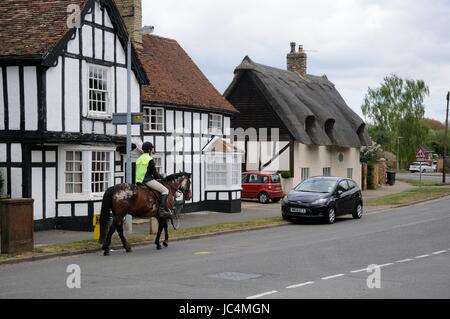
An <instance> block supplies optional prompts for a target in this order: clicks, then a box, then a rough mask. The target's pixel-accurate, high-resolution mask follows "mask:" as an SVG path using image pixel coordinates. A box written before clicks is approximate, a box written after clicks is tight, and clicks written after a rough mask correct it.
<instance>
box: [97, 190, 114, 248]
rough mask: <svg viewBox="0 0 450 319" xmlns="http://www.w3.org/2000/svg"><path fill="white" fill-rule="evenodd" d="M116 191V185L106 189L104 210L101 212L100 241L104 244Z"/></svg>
mask: <svg viewBox="0 0 450 319" xmlns="http://www.w3.org/2000/svg"><path fill="white" fill-rule="evenodd" d="M113 193H114V187H110V188H108V189H107V190H106V192H105V195H103V201H102V210H101V212H100V238H99V241H98V242H99V243H100V244H103V243H104V242H105V239H106V234H107V232H108V225H109V217H110V214H109V213H110V211H111V207H112V197H113Z"/></svg>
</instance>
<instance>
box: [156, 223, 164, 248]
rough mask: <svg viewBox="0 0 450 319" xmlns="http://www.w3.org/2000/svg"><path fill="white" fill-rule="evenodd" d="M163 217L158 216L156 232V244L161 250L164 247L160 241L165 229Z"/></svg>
mask: <svg viewBox="0 0 450 319" xmlns="http://www.w3.org/2000/svg"><path fill="white" fill-rule="evenodd" d="M161 221H162V219H161V218H158V233H157V234H156V238H155V245H156V249H158V250H160V249H162V247H161V244H160V243H159V240H160V239H161V233H162V230H163V224H162V222H161Z"/></svg>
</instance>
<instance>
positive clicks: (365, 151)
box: [360, 144, 384, 163]
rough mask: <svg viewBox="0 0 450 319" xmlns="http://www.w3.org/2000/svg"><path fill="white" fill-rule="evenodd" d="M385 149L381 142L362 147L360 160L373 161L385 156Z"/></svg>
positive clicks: (364, 161)
mask: <svg viewBox="0 0 450 319" xmlns="http://www.w3.org/2000/svg"><path fill="white" fill-rule="evenodd" d="M383 153H384V151H383V149H382V148H381V145H379V144H373V145H371V146H363V147H361V154H360V161H361V162H362V163H373V162H375V161H377V160H379V159H380V158H382V157H383Z"/></svg>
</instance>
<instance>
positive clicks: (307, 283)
mask: <svg viewBox="0 0 450 319" xmlns="http://www.w3.org/2000/svg"><path fill="white" fill-rule="evenodd" d="M313 284H314V281H308V282H304V283H301V284H296V285H292V286H287V287H286V289H293V288H300V287H304V286H308V285H313Z"/></svg>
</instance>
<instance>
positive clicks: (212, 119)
mask: <svg viewBox="0 0 450 319" xmlns="http://www.w3.org/2000/svg"><path fill="white" fill-rule="evenodd" d="M222 118H223V117H222V115H220V114H209V120H208V131H209V133H210V134H214V135H220V134H222V129H223V127H222V123H223V121H222Z"/></svg>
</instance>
